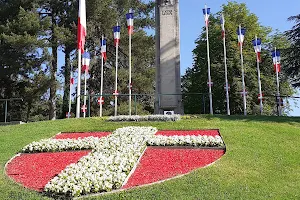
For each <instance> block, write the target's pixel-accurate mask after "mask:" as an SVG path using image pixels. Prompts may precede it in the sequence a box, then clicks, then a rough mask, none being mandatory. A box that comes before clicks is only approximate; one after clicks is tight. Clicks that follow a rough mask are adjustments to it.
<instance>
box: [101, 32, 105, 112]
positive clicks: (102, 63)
mask: <svg viewBox="0 0 300 200" xmlns="http://www.w3.org/2000/svg"><path fill="white" fill-rule="evenodd" d="M103 40H104V37H103V35H102V40H101V48H102V45H103V44H102V42H103ZM103 65H104V58H103V54H101V86H100V117H102V103H101V100H102V95H103Z"/></svg>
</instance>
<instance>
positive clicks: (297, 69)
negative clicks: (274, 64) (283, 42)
mask: <svg viewBox="0 0 300 200" xmlns="http://www.w3.org/2000/svg"><path fill="white" fill-rule="evenodd" d="M288 20H289V21H292V22H294V23H295V25H294V26H293V27H292V29H291V30H289V31H287V32H286V36H287V37H288V40H289V41H290V44H291V46H290V47H289V48H288V49H287V50H286V51H285V52H284V53H285V59H284V60H283V63H284V65H285V66H286V68H285V71H286V73H287V74H288V75H289V78H290V79H291V82H292V85H293V86H295V87H299V86H300V78H299V74H300V37H299V36H300V14H299V15H296V16H291V17H290V18H288Z"/></svg>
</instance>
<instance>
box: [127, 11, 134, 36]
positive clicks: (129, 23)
mask: <svg viewBox="0 0 300 200" xmlns="http://www.w3.org/2000/svg"><path fill="white" fill-rule="evenodd" d="M133 17H134V16H133V12H132V10H131V9H130V10H129V13H127V14H126V19H127V28H128V34H129V35H131V34H132V33H133Z"/></svg>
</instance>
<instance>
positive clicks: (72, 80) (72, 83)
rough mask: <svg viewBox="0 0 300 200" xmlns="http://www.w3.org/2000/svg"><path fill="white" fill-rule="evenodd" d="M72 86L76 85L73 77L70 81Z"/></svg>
mask: <svg viewBox="0 0 300 200" xmlns="http://www.w3.org/2000/svg"><path fill="white" fill-rule="evenodd" d="M70 84H71V85H74V78H73V77H71V79H70Z"/></svg>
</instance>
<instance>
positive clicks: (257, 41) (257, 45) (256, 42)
mask: <svg viewBox="0 0 300 200" xmlns="http://www.w3.org/2000/svg"><path fill="white" fill-rule="evenodd" d="M252 44H253V47H254V51H255V53H256V55H257V62H260V61H261V56H260V53H261V39H260V38H257V39H254V40H252Z"/></svg>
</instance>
